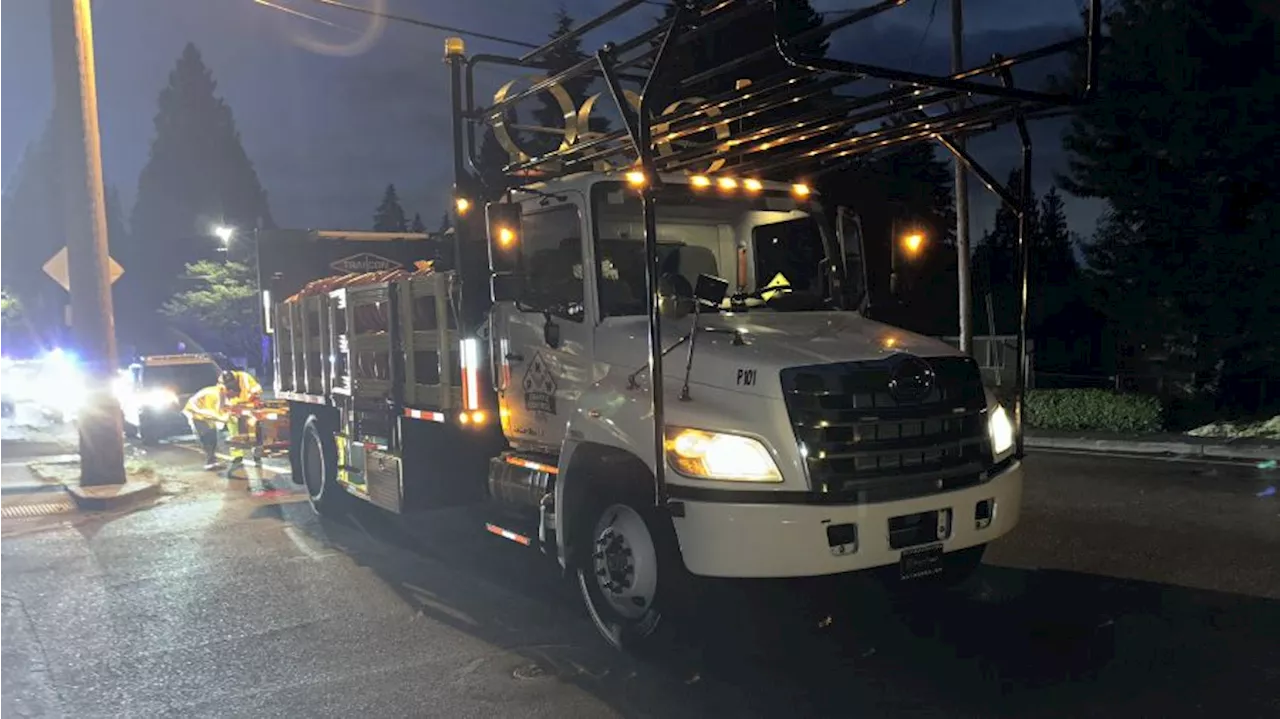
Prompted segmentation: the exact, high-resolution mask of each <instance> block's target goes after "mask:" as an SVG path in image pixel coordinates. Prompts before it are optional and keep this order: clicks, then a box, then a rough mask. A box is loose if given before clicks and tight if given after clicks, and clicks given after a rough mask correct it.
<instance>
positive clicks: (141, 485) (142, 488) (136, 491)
mask: <svg viewBox="0 0 1280 719" xmlns="http://www.w3.org/2000/svg"><path fill="white" fill-rule="evenodd" d="M40 464H41V463H39V462H32V463H31V464H29V465H27V468H28V469H29V470H30V471H31V474H33V475H35V476H36V477H37V478H40V479H45V478H46V477H47V475H46V474H44V473H43V472H41V471H40V469H39V466H40ZM51 482H52V483H51V484H49V485H47V486H49V487H52V488H53V489H55V490H62V491H64V492H66V494H67V496H68V497H69V498H70V499H71V502H72V503H73V504H75V506H76V509H78V510H80V511H86V512H101V511H107V510H119V509H129V508H132V507H134V506H137V505H140V504H142V503H143V502H145V501H147V500H150V499H154V498H155V497H157V496H159V495H160V480H159V478H152V479H145V480H138V479H128V480H126V481H125V483H124V484H107V485H99V486H88V487H84V486H81V485H79V484H77V483H75V482H68V481H65V480H62V479H56V480H51Z"/></svg>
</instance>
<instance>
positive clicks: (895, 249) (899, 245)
mask: <svg viewBox="0 0 1280 719" xmlns="http://www.w3.org/2000/svg"><path fill="white" fill-rule="evenodd" d="M893 224H894V227H893V235H894V238H893V243H892V246H891V247H890V248H889V292H890V293H892V294H894V295H897V294H898V255H900V254H905V255H906V256H907V259H914V258H915V257H917V256H918V255H919V254H920V253H921V251H922V250H923V249H924V239H925V238H924V233H923V232H921V231H919V230H911V231H908V232H907V233H906V234H904V235H902V237H898V228H897V225H898V222H897V220H894V223H893Z"/></svg>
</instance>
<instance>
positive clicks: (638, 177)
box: [627, 170, 645, 187]
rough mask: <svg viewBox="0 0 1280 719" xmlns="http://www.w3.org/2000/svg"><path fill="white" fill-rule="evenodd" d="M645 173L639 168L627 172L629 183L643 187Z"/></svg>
mask: <svg viewBox="0 0 1280 719" xmlns="http://www.w3.org/2000/svg"><path fill="white" fill-rule="evenodd" d="M644 180H645V177H644V173H643V172H640V171H638V170H632V171H631V172H628V173H627V184H629V185H631V186H632V187H641V186H643V185H644Z"/></svg>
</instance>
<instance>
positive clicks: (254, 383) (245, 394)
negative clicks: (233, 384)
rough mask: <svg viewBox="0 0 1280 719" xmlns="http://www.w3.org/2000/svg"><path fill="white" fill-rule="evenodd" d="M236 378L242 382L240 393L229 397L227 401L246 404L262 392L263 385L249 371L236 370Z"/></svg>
mask: <svg viewBox="0 0 1280 719" xmlns="http://www.w3.org/2000/svg"><path fill="white" fill-rule="evenodd" d="M235 375H236V379H237V380H238V381H239V384H240V394H238V395H236V396H234V397H228V398H227V401H228V402H230V403H232V404H244V403H247V402H250V401H252V400H253V399H254V398H255V397H257V396H259V395H261V394H262V385H260V384H258V380H256V379H254V378H253V375H251V374H249V373H248V372H241V371H240V370H236V371H235Z"/></svg>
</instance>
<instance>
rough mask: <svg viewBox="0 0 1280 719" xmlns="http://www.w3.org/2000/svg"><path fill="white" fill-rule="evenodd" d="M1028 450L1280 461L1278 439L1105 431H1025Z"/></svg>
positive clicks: (1279, 443) (1279, 441) (1279, 442)
mask: <svg viewBox="0 0 1280 719" xmlns="http://www.w3.org/2000/svg"><path fill="white" fill-rule="evenodd" d="M1026 445H1027V448H1029V449H1065V450H1074V451H1080V452H1103V453H1107V452H1111V453H1122V454H1170V455H1176V456H1180V457H1189V458H1204V459H1236V460H1250V461H1266V460H1273V459H1280V440H1274V439H1235V440H1225V439H1220V438H1216V437H1191V436H1188V435H1184V434H1149V435H1123V434H1110V433H1107V432H1051V431H1044V430H1032V431H1029V432H1027V439H1026Z"/></svg>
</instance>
